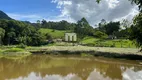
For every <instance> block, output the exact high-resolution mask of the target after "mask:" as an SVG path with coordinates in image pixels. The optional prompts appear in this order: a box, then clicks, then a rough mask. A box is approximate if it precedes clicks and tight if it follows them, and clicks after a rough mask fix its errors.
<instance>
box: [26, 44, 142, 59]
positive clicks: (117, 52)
mask: <svg viewBox="0 0 142 80" xmlns="http://www.w3.org/2000/svg"><path fill="white" fill-rule="evenodd" d="M27 50H28V51H30V52H32V53H38V54H39V53H44V54H54V53H55V54H58V53H59V54H64V55H68V54H76V55H77V54H79V55H80V54H82V53H83V55H84V54H89V55H90V54H91V55H93V56H104V57H111V58H124V59H135V60H142V52H138V51H139V49H136V48H107V47H88V46H48V47H46V46H44V47H29V48H27Z"/></svg>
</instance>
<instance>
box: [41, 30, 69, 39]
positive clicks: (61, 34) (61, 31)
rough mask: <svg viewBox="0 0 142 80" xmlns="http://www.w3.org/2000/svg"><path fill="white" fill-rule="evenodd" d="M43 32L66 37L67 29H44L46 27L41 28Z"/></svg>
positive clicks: (57, 36) (55, 36)
mask: <svg viewBox="0 0 142 80" xmlns="http://www.w3.org/2000/svg"><path fill="white" fill-rule="evenodd" d="M39 31H40V32H41V33H43V34H47V33H48V34H50V35H51V36H52V37H53V38H64V34H65V32H67V31H64V30H55V31H53V29H44V28H41V29H40V30H39Z"/></svg>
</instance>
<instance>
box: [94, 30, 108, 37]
mask: <svg viewBox="0 0 142 80" xmlns="http://www.w3.org/2000/svg"><path fill="white" fill-rule="evenodd" d="M94 36H95V37H97V38H101V39H106V38H108V35H107V34H105V33H104V32H101V31H95V33H94Z"/></svg>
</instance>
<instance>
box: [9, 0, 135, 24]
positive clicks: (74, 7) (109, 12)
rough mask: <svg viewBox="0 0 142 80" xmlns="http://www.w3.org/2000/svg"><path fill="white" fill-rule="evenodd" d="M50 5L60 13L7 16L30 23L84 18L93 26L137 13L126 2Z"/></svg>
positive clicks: (67, 0) (76, 0)
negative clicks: (54, 14)
mask: <svg viewBox="0 0 142 80" xmlns="http://www.w3.org/2000/svg"><path fill="white" fill-rule="evenodd" d="M51 3H54V4H57V8H58V9H60V11H61V13H60V14H59V15H57V16H53V15H47V17H45V15H44V16H43V15H37V14H30V15H25V14H13V13H8V15H9V16H10V17H12V18H14V19H16V20H28V21H31V22H36V21H37V20H42V19H45V20H47V21H61V20H67V21H69V22H76V21H78V20H80V19H81V18H82V17H85V18H86V19H87V20H88V22H89V23H90V24H91V25H92V26H94V25H95V24H97V23H98V22H100V21H101V19H105V20H107V21H116V20H121V19H124V18H126V19H129V20H131V19H132V18H133V17H134V16H135V15H136V14H137V13H138V8H137V6H136V5H132V4H131V2H130V1H128V0H102V1H101V2H100V4H98V3H96V0H52V1H51Z"/></svg>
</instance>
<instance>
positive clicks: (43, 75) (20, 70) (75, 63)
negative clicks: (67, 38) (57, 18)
mask: <svg viewBox="0 0 142 80" xmlns="http://www.w3.org/2000/svg"><path fill="white" fill-rule="evenodd" d="M0 80H142V65H140V61H134V60H120V59H109V58H103V57H79V56H67V55H66V56H51V55H31V56H28V57H25V58H21V59H15V60H14V59H6V58H1V59H0Z"/></svg>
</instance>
